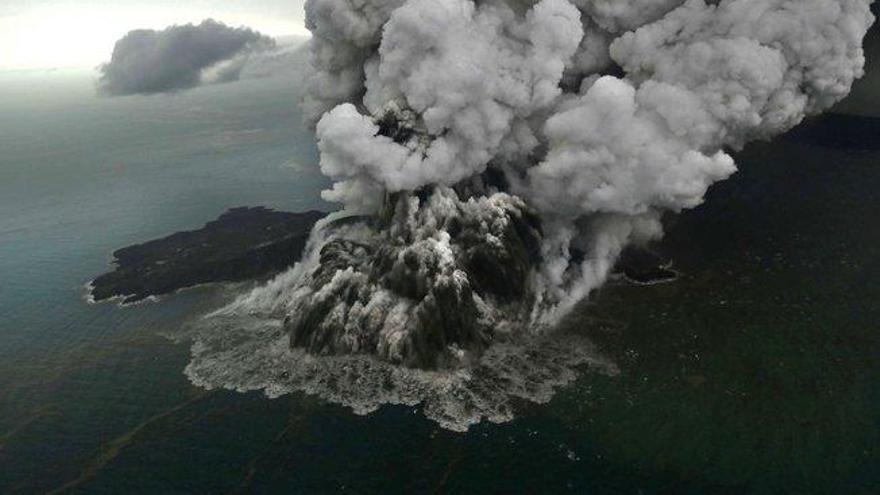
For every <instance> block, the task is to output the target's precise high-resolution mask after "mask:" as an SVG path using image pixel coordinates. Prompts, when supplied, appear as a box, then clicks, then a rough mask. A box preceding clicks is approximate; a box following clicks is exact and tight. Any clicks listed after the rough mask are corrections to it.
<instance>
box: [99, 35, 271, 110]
mask: <svg viewBox="0 0 880 495" xmlns="http://www.w3.org/2000/svg"><path fill="white" fill-rule="evenodd" d="M273 48H275V41H274V40H273V39H272V38H269V37H268V36H264V35H262V34H260V33H258V32H256V31H254V30H252V29H249V28H245V27H239V28H233V27H229V26H227V25H225V24H223V23H220V22H217V21H214V20H211V19H207V20H205V21H202V23H201V24H198V25H194V24H185V25H181V26H171V27H168V28H166V29H163V30H161V31H155V30H151V29H137V30H134V31H130V32H129V33H128V34H126V35H125V36H123V37H122V38H121V39H120V40H119V41H117V42H116V46H115V47H114V48H113V55H112V57H111V59H110V61H109V62H107V63H106V64H103V65H102V66H101V67H100V72H101V77H100V79H99V81H98V92H99V93H101V94H104V95H110V96H121V95H131V94H150V93H163V92H168V91H175V90H181V89H187V88H192V87H195V86H198V85H200V84H203V83H206V82H228V81H234V80H237V79H238V78H239V75H240V74H241V72H242V69H243V68H244V67H245V64H246V62H247V61H248V58H249V57H250V56H251V55H252V54H255V53H261V52H265V51H267V50H270V49H273Z"/></svg>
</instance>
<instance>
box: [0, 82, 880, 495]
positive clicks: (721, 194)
mask: <svg viewBox="0 0 880 495" xmlns="http://www.w3.org/2000/svg"><path fill="white" fill-rule="evenodd" d="M297 102H298V94H297V90H296V88H295V87H291V84H290V82H289V81H287V80H285V79H260V80H249V81H242V82H239V83H234V84H228V85H222V86H213V87H204V88H199V89H197V90H193V91H188V92H182V93H179V94H174V95H168V96H152V97H126V98H113V99H107V98H98V97H96V96H94V87H93V81H92V76H91V74H90V73H88V72H75V71H55V72H51V73H7V74H3V75H0V493H4V494H5V493H46V492H55V493H84V494H86V493H88V494H92V493H107V494H116V493H162V494H177V493H180V494H184V493H302V494H313V493H339V492H343V493H358V494H360V493H382V494H389V493H499V494H513V493H529V494H531V493H577V494H633V495H637V494H638V495H649V494H658V495H659V494H685V495H687V494H694V495H696V494H710V495H711V494H731V495H740V494H786V493H791V494H852V495H876V494H877V493H880V451H878V445H880V328H878V326H880V324H878V321H880V303H878V300H880V225H878V219H880V152H878V151H862V150H851V149H833V148H825V147H820V146H817V145H814V144H810V143H808V142H797V141H793V140H778V141H776V142H774V143H761V144H756V145H752V146H750V147H748V148H747V149H746V150H744V151H743V152H741V153H739V154H738V155H737V160H738V163H739V166H740V168H741V172H740V173H739V174H737V175H736V176H735V177H734V178H733V179H731V180H729V181H727V182H725V183H722V184H719V185H717V186H716V187H715V188H713V190H712V191H711V192H710V194H709V197H708V198H707V202H706V204H705V205H703V206H701V207H699V208H697V209H695V210H693V211H691V212H687V213H685V214H683V215H681V216H677V217H672V216H671V217H669V218H668V219H667V226H668V231H669V234H668V236H667V238H666V240H665V241H664V242H663V243H662V244H661V245H660V246H658V249H660V250H661V251H663V252H664V253H666V254H668V255H669V256H671V257H672V258H673V260H674V262H675V268H676V269H677V270H679V271H680V272H681V273H682V276H681V278H680V279H679V280H678V281H676V282H673V283H669V284H661V285H653V286H636V285H632V284H628V283H625V282H623V281H616V282H612V283H610V284H609V285H608V286H606V287H605V288H603V289H602V290H601V291H600V292H599V293H598V294H597V295H596V297H595V298H594V299H593V300H592V301H590V302H586V303H584V304H582V305H581V307H579V308H578V309H577V311H575V313H574V314H573V315H572V317H571V318H569V319H568V321H566V322H565V324H564V328H563V329H562V330H560V331H564V332H573V333H576V334H579V335H584V336H587V337H588V338H589V339H591V340H592V341H593V342H594V343H595V344H596V345H597V346H598V348H599V349H600V350H601V352H602V353H603V355H605V356H607V357H608V358H609V359H611V360H613V361H614V362H615V363H616V364H617V366H618V367H619V368H620V373H619V374H617V375H615V376H607V375H603V374H597V373H589V372H584V373H583V374H582V375H581V377H580V378H579V379H578V380H577V381H576V382H575V383H574V384H572V385H570V386H568V387H566V388H564V389H563V390H562V391H561V392H560V393H558V394H557V395H556V396H555V397H554V398H553V400H552V401H551V402H549V403H548V404H532V403H523V404H520V405H518V407H517V410H516V418H515V419H514V420H513V421H511V422H508V423H503V424H491V423H481V424H478V425H476V426H473V427H471V428H470V429H469V430H468V431H467V432H466V433H456V432H452V431H448V430H444V429H443V428H440V427H439V426H438V425H437V424H436V423H434V422H432V421H430V420H428V419H426V418H425V417H424V415H423V414H421V413H420V411H419V410H418V408H417V407H416V408H411V407H403V406H385V407H382V408H381V409H379V410H378V411H377V412H375V413H372V414H370V415H366V416H358V415H355V414H353V413H352V412H351V411H350V410H348V409H345V408H343V407H340V406H336V405H332V404H327V403H325V402H323V401H321V400H319V399H316V398H314V397H310V396H307V395H304V394H290V395H285V396H283V397H281V398H278V399H271V400H270V399H267V398H266V397H264V396H263V395H261V394H259V393H247V394H239V393H235V392H229V391H206V390H203V389H200V388H197V387H195V386H193V385H191V384H190V383H189V382H188V381H187V379H186V377H185V376H184V374H183V369H184V367H185V366H186V365H187V363H188V362H189V353H190V349H189V346H188V345H187V344H186V343H185V342H178V341H177V340H175V339H173V338H170V337H173V336H175V335H176V332H178V330H179V328H180V327H181V326H182V325H183V324H184V323H185V322H187V321H188V320H190V319H192V318H194V317H198V315H200V314H202V313H204V312H205V311H208V310H210V309H212V308H215V307H217V306H218V305H219V304H220V303H221V302H222V301H224V300H227V298H228V297H229V295H230V294H234V293H236V291H240V290H244V287H242V286H223V287H220V286H213V287H203V288H197V289H193V290H188V291H184V292H181V293H178V294H175V295H172V296H168V297H165V298H162V300H161V301H160V302H158V303H145V304H140V305H137V306H133V307H126V308H120V307H117V306H116V305H114V304H99V305H91V304H87V303H86V302H85V301H84V299H83V296H84V291H83V285H84V284H85V283H86V282H88V281H89V280H90V279H91V278H93V277H94V276H96V275H98V274H100V273H102V272H103V271H105V270H107V268H108V262H109V260H110V253H111V252H112V251H113V250H114V249H117V248H119V247H123V246H127V245H130V244H133V243H137V242H140V241H145V240H149V239H152V238H156V237H160V236H163V235H166V234H169V233H172V232H175V231H178V230H183V229H191V228H198V227H199V226H201V225H202V224H204V223H205V222H207V221H209V220H212V219H213V218H215V217H216V216H218V215H219V214H220V213H222V212H223V211H225V210H226V209H228V208H230V207H234V206H242V205H250V206H256V205H265V206H270V207H274V208H278V209H284V210H290V211H297V210H305V209H311V208H318V209H329V208H332V205H328V204H326V203H323V202H322V201H321V200H320V196H319V191H320V190H321V189H322V188H323V187H325V186H326V185H327V182H326V180H325V179H324V178H322V177H321V176H320V174H319V173H318V172H317V167H316V165H315V163H316V151H315V147H314V136H313V134H312V133H311V132H309V131H308V130H307V129H306V128H305V127H304V126H303V125H302V123H301V115H300V111H299V110H298V103H297Z"/></svg>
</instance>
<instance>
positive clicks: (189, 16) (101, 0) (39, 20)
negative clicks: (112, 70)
mask: <svg viewBox="0 0 880 495" xmlns="http://www.w3.org/2000/svg"><path fill="white" fill-rule="evenodd" d="M303 3H304V2H303V1H299V0H292V1H286V0H262V1H258V2H244V1H239V0H234V1H232V2H220V1H219V0H197V1H194V2H188V3H187V5H185V6H181V5H179V4H178V3H176V2H172V1H170V0H159V1H157V2H144V1H143V0H124V1H122V2H112V3H110V2H108V1H107V0H86V1H84V2H78V3H77V4H76V5H73V4H72V2H69V1H65V0H37V1H30V2H26V1H24V0H13V2H12V3H11V4H7V5H5V6H2V7H0V72H4V73H8V72H28V71H47V70H59V69H91V70H94V69H96V68H97V67H98V66H100V65H101V64H102V63H104V62H107V61H109V60H110V56H111V55H112V53H113V49H114V46H115V43H116V41H118V40H119V39H120V38H122V37H123V36H124V35H125V34H126V33H128V32H129V31H132V30H135V29H154V30H162V29H165V28H167V27H170V26H174V25H185V24H190V23H192V24H198V23H200V22H202V21H203V20H205V19H214V20H216V21H218V22H221V23H224V24H226V25H228V26H230V27H242V26H243V27H248V28H251V29H253V30H255V31H259V32H260V33H262V34H264V35H267V36H270V37H272V38H275V39H276V40H278V39H284V38H286V37H306V38H307V37H309V34H310V33H309V32H308V31H307V30H306V29H305V25H304V12H303ZM59 47H60V48H59Z"/></svg>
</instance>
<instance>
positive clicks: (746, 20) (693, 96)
mask: <svg viewBox="0 0 880 495" xmlns="http://www.w3.org/2000/svg"><path fill="white" fill-rule="evenodd" d="M376 3H377V4H379V5H383V6H384V8H376V7H372V6H371V5H372V3H371V2H369V1H367V2H359V5H362V8H360V9H351V8H350V7H351V5H350V3H349V2H341V1H340V2H332V1H330V0H314V1H312V2H309V5H310V7H311V10H319V11H320V12H323V13H324V15H323V16H319V15H313V16H312V17H311V22H312V24H311V27H312V28H313V29H314V31H315V32H316V33H318V39H317V40H316V46H317V47H318V48H314V50H315V52H314V53H315V54H317V56H315V59H314V60H315V65H316V68H317V69H318V74H323V75H324V76H326V75H327V71H326V67H328V65H327V64H326V63H325V61H326V60H330V59H333V58H334V57H337V58H338V59H339V60H346V61H347V62H349V64H348V65H345V68H346V69H345V70H346V71H351V74H353V77H355V76H356V77H355V79H357V81H358V82H357V84H353V83H352V84H349V83H340V84H339V85H338V86H337V88H336V90H334V89H332V88H327V87H324V88H322V91H321V92H319V93H318V94H316V95H315V98H314V99H315V100H317V101H320V102H321V103H322V104H326V103H328V100H327V99H326V98H324V95H327V94H330V93H333V94H335V95H337V96H339V98H340V99H344V100H345V101H344V102H341V103H340V104H339V106H337V107H336V108H333V109H331V110H329V111H328V112H327V113H325V114H324V115H323V117H322V118H321V119H320V122H319V123H318V127H317V129H318V139H319V147H320V149H321V152H322V154H321V167H322V170H323V171H324V173H325V174H327V175H328V176H329V177H331V178H333V179H334V180H335V181H336V185H335V186H334V188H333V190H331V191H328V192H327V193H325V198H327V199H330V200H335V201H339V202H341V203H343V204H344V205H347V206H349V207H352V208H356V209H362V208H364V207H367V206H369V205H370V204H375V201H374V200H370V201H365V198H367V196H372V198H371V199H374V198H378V197H379V194H381V193H382V192H389V191H390V192H395V191H406V190H416V189H418V188H420V187H423V186H427V185H452V184H455V183H456V182H459V181H461V180H464V179H467V178H469V177H472V176H474V175H476V174H479V173H481V172H482V171H484V170H485V169H486V167H487V166H489V165H490V164H495V165H498V166H501V167H504V168H505V169H506V170H508V172H509V175H510V177H509V180H510V182H512V183H513V184H514V190H515V192H516V193H517V194H518V195H519V196H521V197H523V198H525V199H526V200H527V202H528V203H529V204H530V205H532V206H534V207H537V208H538V209H539V211H540V212H541V213H542V216H544V217H545V218H546V219H547V220H548V221H547V223H548V225H550V226H552V228H556V229H560V230H561V231H563V232H567V231H569V230H571V231H573V233H570V234H559V235H556V234H554V232H548V233H549V234H550V235H548V238H550V239H568V238H571V239H574V238H582V237H583V236H582V235H577V233H578V230H579V229H578V227H577V225H579V224H584V223H585V219H589V218H590V217H593V216H602V217H603V218H605V219H606V222H605V223H609V224H613V223H615V222H614V221H610V220H607V219H617V220H616V221H618V222H622V223H624V224H628V225H642V224H644V222H642V221H634V220H633V219H641V218H644V217H645V216H648V217H656V216H658V214H659V213H660V212H662V211H679V210H682V209H685V208H692V207H694V206H697V205H699V204H700V202H701V201H702V198H703V196H704V194H705V192H706V190H707V189H708V188H709V187H710V186H711V185H712V184H713V183H714V182H717V181H719V180H723V179H725V178H727V177H729V176H730V175H731V174H732V173H734V172H735V170H736V167H735V165H734V163H733V160H732V158H731V157H730V156H729V155H728V154H726V152H725V149H727V148H737V147H740V146H742V145H743V144H744V143H746V142H748V141H750V140H754V139H759V138H770V137H772V136H774V135H777V134H779V133H781V132H784V131H786V130H788V129H790V128H791V127H792V126H794V125H796V124H797V123H799V122H800V121H801V120H802V119H803V118H804V117H806V116H808V115H811V114H814V113H817V112H821V111H822V110H825V109H827V108H828V107H830V106H831V105H832V104H834V103H835V102H837V101H839V100H840V99H842V98H843V97H844V96H845V95H846V94H847V92H848V91H849V89H850V87H851V85H852V83H853V81H854V80H855V79H856V78H858V77H859V76H861V74H862V71H863V65H864V56H863V52H862V39H863V37H864V36H865V33H866V31H867V29H868V27H869V26H870V24H871V23H872V22H873V16H872V15H871V14H870V11H869V2H868V1H867V0H835V1H828V0H805V1H804V0H723V1H720V2H713V3H711V4H710V3H707V2H705V1H703V0H688V1H686V2H683V1H674V0H656V1H651V2H634V1H624V2H619V1H615V2H609V1H601V0H595V1H587V0H579V1H576V2H574V3H571V2H569V1H568V0H542V1H539V2H512V1H511V2H505V1H487V2H473V1H470V0H454V1H449V2H433V1H429V0H409V1H407V2H403V3H402V4H401V5H400V6H399V7H397V8H393V7H395V6H396V4H394V5H390V4H387V3H385V2H376ZM318 7H320V9H319V8H318ZM526 7H528V8H526ZM328 12H331V13H339V12H344V13H345V15H329V14H328ZM328 19H329V20H328ZM386 19H387V20H386ZM383 21H384V22H383ZM633 29H634V30H633ZM331 32H332V33H333V37H332V40H333V42H332V43H327V42H326V41H325V38H324V36H330V35H329V34H326V33H331ZM333 47H343V48H341V50H340V51H338V52H337V51H333ZM355 47H356V48H355ZM328 50H329V52H330V53H329V54H328V53H327V51H328ZM353 50H354V51H357V56H356V57H355V56H351V54H352V53H353ZM606 54H607V57H606ZM612 63H613V64H616V65H617V66H618V67H619V69H621V70H622V73H623V74H624V75H623V77H615V76H605V77H600V76H601V71H603V70H607V69H608V68H609V67H610V66H611V65H612ZM566 77H567V78H569V79H572V78H575V79H576V78H579V77H582V78H583V79H582V80H581V81H580V84H579V85H573V84H570V83H569V84H568V86H569V87H570V88H572V90H573V91H576V90H577V89H578V88H580V92H579V93H574V92H563V91H562V90H561V87H562V86H563V83H564V82H565V81H564V79H565V78H566ZM322 80H323V82H324V83H328V82H329V81H330V79H328V78H326V77H324V78H323V79H322ZM401 108H402V109H405V110H406V112H410V113H409V114H408V115H411V117H410V118H409V120H410V122H409V123H408V124H407V125H410V126H412V127H413V128H414V129H415V130H416V133H415V137H413V138H411V139H409V140H408V141H407V142H395V141H394V140H392V139H391V138H389V137H387V136H383V135H381V134H379V133H378V128H377V126H376V120H377V119H378V118H380V117H381V116H382V115H383V113H385V112H387V111H388V110H389V109H401ZM586 223H589V222H586ZM609 228H610V227H609ZM612 230H615V231H628V230H631V229H612ZM636 230H637V229H636ZM650 230H651V232H650V234H651V235H647V234H646V235H645V236H643V237H655V234H654V232H653V231H654V230H656V228H655V227H653V226H651V227H650ZM599 234H601V232H600V233H598V234H596V235H597V236H599ZM635 234H638V232H636V233H635ZM631 235H632V234H629V235H627V236H626V237H627V239H628V238H629V237H630V236H631ZM597 238H598V237H597ZM627 239H621V240H620V242H618V244H619V245H620V246H623V245H625V244H626V243H627V242H628V241H627ZM556 244H558V245H556ZM570 244H571V241H570V240H565V241H560V243H555V244H554V243H553V242H550V243H548V246H546V251H545V258H546V259H545V263H547V264H548V265H549V266H557V265H558V264H559V260H558V259H554V258H559V257H562V258H563V259H565V258H566V256H565V254H564V253H566V252H567V251H568V250H569V248H570V247H571V246H570ZM587 244H589V240H587ZM581 247H583V246H581ZM606 251H607V252H606V256H607V257H608V258H609V259H608V260H606V261H608V262H605V263H602V264H601V265H602V266H606V267H607V266H609V265H613V260H614V258H615V257H616V254H617V253H616V251H617V250H616V249H609V250H606ZM554 253H555V254H554ZM595 262H596V260H593V259H588V260H586V261H585V263H593V264H595ZM578 271H581V272H582V273H581V274H578V273H577V272H578ZM606 271H607V270H604V269H603V270H596V269H595V267H592V268H591V267H588V266H584V267H580V268H579V267H571V266H569V267H567V268H566V276H565V277H558V276H556V277H553V278H554V280H553V282H552V283H548V285H550V286H555V287H557V288H559V285H560V284H561V285H562V287H561V289H562V290H561V292H562V293H565V292H568V291H571V290H573V288H574V286H577V285H579V284H585V285H586V286H587V287H590V288H592V287H595V286H597V285H598V284H600V283H601V282H602V280H603V279H604V275H605V272H606ZM539 278H540V277H539ZM583 292H588V291H583Z"/></svg>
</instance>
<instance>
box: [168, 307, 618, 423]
mask: <svg viewBox="0 0 880 495" xmlns="http://www.w3.org/2000/svg"><path fill="white" fill-rule="evenodd" d="M193 338H194V342H193V345H192V361H191V362H190V363H189V365H188V366H187V367H186V370H185V373H186V375H187V377H189V379H190V380H191V381H192V383H193V384H195V385H197V386H200V387H204V388H207V389H218V388H220V389H229V390H235V391H238V392H247V391H253V390H261V391H263V392H264V393H265V394H266V396H268V397H270V398H276V397H280V396H282V395H285V394H289V393H292V392H304V393H307V394H311V395H315V396H318V397H321V398H322V399H325V400H327V401H329V402H332V403H336V404H341V405H343V406H347V407H349V408H351V409H352V410H353V411H354V412H355V413H356V414H369V413H371V412H374V411H376V410H377V409H378V408H379V407H380V406H382V405H383V404H400V405H407V406H416V405H419V404H421V405H422V406H423V408H422V409H423V411H424V414H425V416H427V417H428V418H430V419H432V420H434V421H436V422H437V423H438V424H439V425H440V426H442V427H444V428H447V429H449V430H453V431H462V432H463V431H466V430H467V429H468V428H469V427H470V426H471V425H474V424H477V423H479V422H480V421H483V420H487V421H490V422H493V423H502V422H507V421H510V420H512V419H513V417H514V405H513V402H514V401H515V400H516V399H523V400H527V401H531V402H536V403H546V402H548V401H549V400H550V399H551V398H552V397H553V395H554V393H555V391H556V390H558V389H559V388H560V387H562V386H565V385H567V384H569V383H571V382H572V381H573V380H574V379H575V378H576V377H577V376H578V371H579V370H583V369H585V368H587V369H591V370H594V371H597V372H600V373H605V374H609V375H614V374H617V373H618V369H617V367H616V366H615V365H614V364H613V363H612V362H610V361H608V360H607V359H605V358H603V357H601V355H600V354H599V353H598V352H597V351H596V350H595V347H594V346H593V345H592V344H591V343H590V342H589V341H588V340H587V339H585V338H583V337H579V336H575V335H570V334H567V335H554V336H552V337H550V336H548V337H546V338H542V337H529V338H527V339H525V340H523V341H520V342H516V343H512V342H503V343H496V344H494V345H493V346H492V347H490V348H489V350H488V351H487V352H486V353H485V354H484V355H483V356H482V357H481V359H479V361H478V362H476V363H474V364H472V365H471V366H468V367H467V368H463V369H458V370H454V371H423V370H416V369H410V368H404V367H400V366H395V365H393V364H389V363H386V362H382V361H379V360H377V359H376V358H374V357H371V356H366V355H354V356H314V355H309V354H307V353H305V352H304V351H302V350H298V349H291V348H290V345H289V337H288V335H287V334H285V332H284V331H283V329H282V325H281V322H280V321H278V320H274V319H269V318H265V317H257V316H253V315H251V316H243V315H234V316H230V315H223V316H218V315H216V314H215V315H213V316H211V317H209V318H205V319H203V320H202V321H201V322H199V324H197V325H196V328H195V329H194V333H193Z"/></svg>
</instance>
